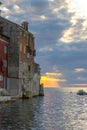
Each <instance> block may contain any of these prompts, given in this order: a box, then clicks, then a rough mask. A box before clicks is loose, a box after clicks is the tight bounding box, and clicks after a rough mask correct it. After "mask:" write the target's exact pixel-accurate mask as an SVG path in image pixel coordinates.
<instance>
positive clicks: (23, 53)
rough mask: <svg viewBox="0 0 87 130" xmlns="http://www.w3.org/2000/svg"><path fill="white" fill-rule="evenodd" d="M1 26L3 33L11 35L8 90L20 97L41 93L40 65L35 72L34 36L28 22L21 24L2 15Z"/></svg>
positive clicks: (8, 58)
mask: <svg viewBox="0 0 87 130" xmlns="http://www.w3.org/2000/svg"><path fill="white" fill-rule="evenodd" d="M0 26H1V31H2V34H4V35H5V36H7V37H9V44H8V53H7V61H8V66H7V69H8V71H7V91H8V92H9V94H10V95H13V96H15V95H16V96H19V97H22V96H25V97H27V98H28V97H32V96H36V95H39V89H40V72H39V65H38V68H37V72H38V73H35V61H34V57H35V55H36V51H35V47H34V36H33V34H32V33H31V32H29V31H28V22H26V21H24V22H23V23H22V24H21V26H20V25H18V24H16V23H13V22H11V21H9V20H7V19H5V18H2V17H1V16H0Z"/></svg>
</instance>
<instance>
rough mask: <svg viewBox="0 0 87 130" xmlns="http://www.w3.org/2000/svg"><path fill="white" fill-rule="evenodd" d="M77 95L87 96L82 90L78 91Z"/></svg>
mask: <svg viewBox="0 0 87 130" xmlns="http://www.w3.org/2000/svg"><path fill="white" fill-rule="evenodd" d="M77 95H87V92H85V91H84V90H79V91H78V92H77Z"/></svg>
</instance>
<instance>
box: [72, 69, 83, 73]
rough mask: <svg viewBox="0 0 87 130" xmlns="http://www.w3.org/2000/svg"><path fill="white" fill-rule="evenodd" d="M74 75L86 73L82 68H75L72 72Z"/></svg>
mask: <svg viewBox="0 0 87 130" xmlns="http://www.w3.org/2000/svg"><path fill="white" fill-rule="evenodd" d="M74 71H75V72H76V73H80V72H84V71H86V70H85V69H84V68H75V70H74Z"/></svg>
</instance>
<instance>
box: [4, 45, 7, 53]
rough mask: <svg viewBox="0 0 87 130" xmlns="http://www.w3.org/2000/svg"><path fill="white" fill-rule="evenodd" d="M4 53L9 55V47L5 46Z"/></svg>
mask: <svg viewBox="0 0 87 130" xmlns="http://www.w3.org/2000/svg"><path fill="white" fill-rule="evenodd" d="M4 53H5V54H7V46H4Z"/></svg>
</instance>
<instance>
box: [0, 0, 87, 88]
mask: <svg viewBox="0 0 87 130" xmlns="http://www.w3.org/2000/svg"><path fill="white" fill-rule="evenodd" d="M0 1H1V2H2V3H3V4H2V5H1V6H0V8H1V10H2V14H1V15H2V16H3V17H5V18H7V19H9V20H11V21H14V22H16V23H18V24H21V22H23V21H24V20H26V21H28V22H29V31H31V32H32V33H33V34H34V37H35V48H36V52H37V53H36V54H37V55H36V57H35V61H36V62H37V63H39V64H40V67H41V75H42V78H41V81H42V82H45V84H46V85H45V86H56V87H80V86H81V87H87V2H86V1H85V0H0Z"/></svg>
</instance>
